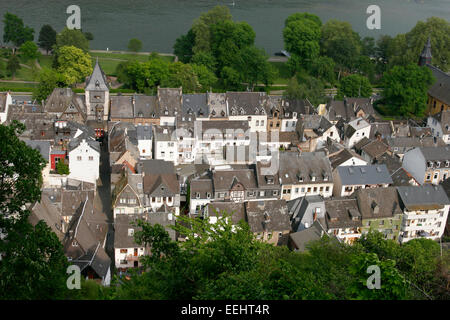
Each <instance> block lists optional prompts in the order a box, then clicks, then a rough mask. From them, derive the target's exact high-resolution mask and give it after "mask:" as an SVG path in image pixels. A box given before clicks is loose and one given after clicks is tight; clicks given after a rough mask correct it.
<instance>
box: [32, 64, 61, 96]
mask: <svg viewBox="0 0 450 320" xmlns="http://www.w3.org/2000/svg"><path fill="white" fill-rule="evenodd" d="M65 81H66V78H65V77H64V75H62V74H61V73H59V72H58V71H56V70H54V69H48V68H43V69H42V70H41V72H40V73H39V77H38V82H39V84H38V85H37V87H36V88H35V89H34V91H33V99H36V100H37V101H43V100H45V99H47V97H48V96H49V95H50V94H51V93H52V92H53V90H54V89H55V88H64V87H66V86H67V84H66V82H65Z"/></svg>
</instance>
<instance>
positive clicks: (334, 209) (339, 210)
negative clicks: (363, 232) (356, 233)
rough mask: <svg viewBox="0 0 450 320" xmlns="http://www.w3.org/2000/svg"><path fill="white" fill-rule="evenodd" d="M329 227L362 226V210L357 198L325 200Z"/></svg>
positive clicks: (326, 220)
mask: <svg viewBox="0 0 450 320" xmlns="http://www.w3.org/2000/svg"><path fill="white" fill-rule="evenodd" d="M325 210H326V214H325V222H326V227H327V229H340V228H354V227H361V226H362V218H361V212H360V211H359V208H358V202H357V200H356V199H348V198H342V199H333V200H325Z"/></svg>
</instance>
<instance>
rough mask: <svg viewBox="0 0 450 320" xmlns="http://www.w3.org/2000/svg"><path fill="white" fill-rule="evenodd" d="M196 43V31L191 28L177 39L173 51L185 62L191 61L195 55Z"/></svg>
mask: <svg viewBox="0 0 450 320" xmlns="http://www.w3.org/2000/svg"><path fill="white" fill-rule="evenodd" d="M194 43H195V33H194V31H192V29H189V31H188V33H187V34H185V35H181V36H180V37H179V38H177V39H176V40H175V44H174V45H173V53H174V54H175V55H176V56H177V57H178V59H179V60H180V61H181V62H183V63H189V62H190V61H191V58H192V56H193V52H192V47H193V46H194Z"/></svg>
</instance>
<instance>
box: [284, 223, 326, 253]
mask: <svg viewBox="0 0 450 320" xmlns="http://www.w3.org/2000/svg"><path fill="white" fill-rule="evenodd" d="M323 232H324V230H323V229H322V227H321V226H320V224H319V221H318V220H316V221H314V223H313V224H312V225H311V227H310V228H307V229H304V230H302V231H298V232H293V233H291V234H290V235H289V238H290V241H291V242H292V243H293V244H294V245H295V247H296V248H297V250H299V251H305V250H306V247H307V244H308V243H309V242H311V241H315V240H319V239H320V238H322V234H323Z"/></svg>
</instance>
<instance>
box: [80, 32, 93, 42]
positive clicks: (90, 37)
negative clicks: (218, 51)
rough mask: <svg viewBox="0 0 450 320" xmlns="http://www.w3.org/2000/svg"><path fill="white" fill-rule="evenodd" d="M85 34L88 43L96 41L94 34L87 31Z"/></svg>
mask: <svg viewBox="0 0 450 320" xmlns="http://www.w3.org/2000/svg"><path fill="white" fill-rule="evenodd" d="M83 34H84V36H85V38H86V39H87V40H88V41H92V40H94V35H93V34H92V32H88V31H85V32H83Z"/></svg>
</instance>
